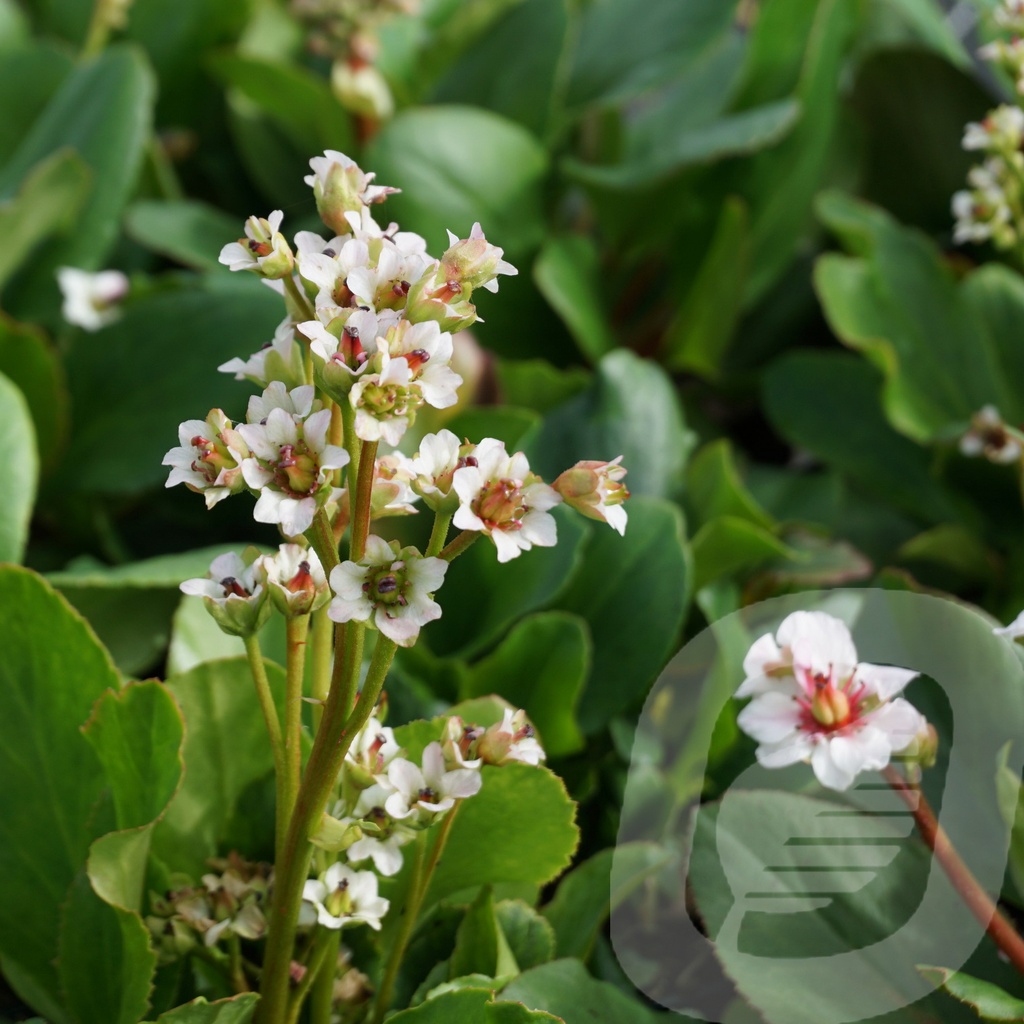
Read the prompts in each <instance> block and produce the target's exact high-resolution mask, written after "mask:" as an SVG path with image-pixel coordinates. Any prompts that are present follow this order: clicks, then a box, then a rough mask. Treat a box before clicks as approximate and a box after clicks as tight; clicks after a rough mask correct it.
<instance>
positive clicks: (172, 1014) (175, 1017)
mask: <svg viewBox="0 0 1024 1024" xmlns="http://www.w3.org/2000/svg"><path fill="white" fill-rule="evenodd" d="M259 1001H260V997H259V996H258V995H256V993H255V992H245V993H243V994H242V995H239V996H232V997H231V998H230V999H218V1000H217V1001H216V1002H213V1003H208V1002H207V1001H206V1000H205V999H203V998H202V997H200V998H199V999H193V1000H192V1002H191V1003H186V1004H185V1005H184V1006H177V1007H175V1008H174V1009H173V1010H168V1011H167V1013H162V1014H160V1016H159V1017H158V1018H157V1021H156V1024H249V1022H250V1021H251V1020H252V1018H253V1014H254V1013H255V1012H256V1006H257V1004H258V1003H259Z"/></svg>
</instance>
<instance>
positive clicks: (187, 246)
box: [125, 199, 243, 273]
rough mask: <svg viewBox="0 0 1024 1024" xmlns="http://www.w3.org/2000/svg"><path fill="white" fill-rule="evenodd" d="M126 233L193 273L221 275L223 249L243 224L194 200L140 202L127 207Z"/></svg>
mask: <svg viewBox="0 0 1024 1024" xmlns="http://www.w3.org/2000/svg"><path fill="white" fill-rule="evenodd" d="M125 230H126V231H127V233H128V234H129V235H130V236H131V237H132V238H133V239H135V241H136V242H138V243H139V244H140V245H144V246H145V247H146V248H147V249H149V250H151V251H152V252H155V253H159V254H160V255H161V256H166V257H167V258H168V259H171V260H174V261H175V262H176V263H181V264H182V265H184V266H186V267H192V268H193V269H194V270H212V271H217V272H218V273H219V272H220V264H219V263H218V261H217V257H218V255H219V254H220V250H221V248H222V247H223V246H224V245H226V244H227V243H228V242H233V241H235V240H236V239H237V238H238V237H239V236H240V235H241V233H242V231H243V225H242V223H241V222H240V221H238V220H237V219H236V218H234V217H229V216H228V215H227V214H225V213H221V211H220V210H218V209H216V208H215V207H213V206H208V205H207V204H206V203H201V202H199V201H198V200H195V199H140V200H138V201H137V202H134V203H132V205H131V206H129V207H128V210H127V213H126V214H125Z"/></svg>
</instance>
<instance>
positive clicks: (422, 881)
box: [373, 804, 459, 1024]
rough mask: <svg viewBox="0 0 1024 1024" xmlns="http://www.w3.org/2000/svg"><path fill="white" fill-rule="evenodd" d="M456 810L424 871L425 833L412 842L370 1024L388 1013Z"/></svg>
mask: <svg viewBox="0 0 1024 1024" xmlns="http://www.w3.org/2000/svg"><path fill="white" fill-rule="evenodd" d="M458 809H459V804H456V805H455V806H454V807H453V808H452V809H451V811H450V812H449V813H448V815H447V816H446V817H445V819H444V821H442V822H441V827H440V829H439V830H438V836H437V841H436V842H435V843H434V848H433V849H432V850H431V852H430V860H428V861H427V863H426V868H425V869H424V865H423V853H424V845H425V844H424V839H425V838H426V836H427V835H428V834H429V833H426V832H424V833H422V834H421V835H420V837H419V838H418V839H417V840H416V859H415V861H414V862H413V867H412V878H411V879H410V880H409V896H408V898H407V899H406V901H405V906H404V907H403V908H402V914H403V917H402V924H401V927H400V928H399V930H398V934H397V935H396V936H395V941H394V944H393V945H392V947H391V951H390V953H389V954H388V964H387V967H386V968H385V970H384V977H383V979H382V980H381V983H380V989H379V990H378V992H377V999H376V1002H375V1003H374V1012H373V1020H374V1024H380V1022H381V1021H383V1020H384V1015H385V1014H386V1013H387V1012H388V1007H389V1006H390V1004H391V991H392V989H393V988H394V986H395V979H396V978H397V977H398V969H399V968H400V967H401V966H402V957H403V956H405V950H406V948H407V947H408V945H409V940H410V939H411V938H412V934H413V932H414V931H415V929H416V921H417V918H418V917H419V915H420V910H421V909H422V908H423V900H424V898H425V897H426V895H427V889H429V888H430V879H431V878H432V877H433V875H434V871H435V870H436V869H437V865H438V864H439V863H440V861H441V854H442V853H444V848H445V845H446V844H447V842H448V836H449V835H450V834H451V830H452V824H453V823H454V821H455V814H456V812H457V811H458Z"/></svg>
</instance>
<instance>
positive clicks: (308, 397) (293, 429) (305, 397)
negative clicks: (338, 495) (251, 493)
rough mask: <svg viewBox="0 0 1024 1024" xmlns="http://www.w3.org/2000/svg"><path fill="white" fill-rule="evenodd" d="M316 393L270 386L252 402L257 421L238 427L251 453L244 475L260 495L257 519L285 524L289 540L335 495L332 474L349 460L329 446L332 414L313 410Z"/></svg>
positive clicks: (307, 526) (256, 513) (250, 414)
mask: <svg viewBox="0 0 1024 1024" xmlns="http://www.w3.org/2000/svg"><path fill="white" fill-rule="evenodd" d="M312 391H313V389H312V387H310V388H308V389H307V388H305V387H302V388H295V389H294V390H293V391H292V392H290V393H286V392H284V389H283V386H282V387H281V388H273V386H271V387H270V388H268V389H267V390H266V391H265V392H264V393H263V395H262V396H258V397H257V396H254V397H253V398H252V399H250V402H249V416H250V419H256V422H250V423H245V424H242V425H241V426H239V428H238V430H239V433H240V434H241V435H242V437H243V438H244V440H245V442H246V443H247V444H248V445H249V448H250V450H251V452H252V457H251V458H248V459H246V460H245V462H243V463H242V473H243V475H244V477H245V482H246V483H247V484H248V485H249V486H250V487H251V488H252V489H253V490H255V491H259V495H260V496H259V499H258V501H257V502H256V508H255V509H254V510H253V517H254V518H255V519H256V521H257V522H258V523H278V524H280V526H281V529H282V530H283V531H284V532H285V534H287V535H288V536H290V537H295V536H298V535H299V534H300V533H304V532H305V531H306V530H308V529H309V527H310V525H311V524H312V522H313V517H314V516H315V515H316V511H317V509H318V508H321V507H322V506H323V505H325V504H326V503H327V502H328V501H329V500H330V499H331V498H332V497H333V496H334V492H335V490H336V489H335V488H334V486H333V471H334V470H336V469H341V468H342V467H343V466H345V465H347V464H348V459H349V456H348V452H346V451H345V449H344V448H341V447H339V446H338V445H332V444H328V443H327V431H328V429H329V428H330V425H331V413H330V410H328V409H320V410H318V411H316V412H311V411H310V410H311V409H312V408H313V401H312ZM257 417H258V419H257Z"/></svg>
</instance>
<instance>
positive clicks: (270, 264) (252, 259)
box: [219, 210, 295, 280]
mask: <svg viewBox="0 0 1024 1024" xmlns="http://www.w3.org/2000/svg"><path fill="white" fill-rule="evenodd" d="M283 219H284V214H283V213H282V212H281V211H280V210H275V211H274V212H273V213H272V214H271V215H270V217H269V218H266V219H265V218H263V217H250V218H249V219H248V220H247V221H246V222H245V237H244V238H240V239H239V240H238V241H237V242H230V243H229V244H228V245H225V246H224V248H223V249H221V251H220V256H219V262H221V263H223V264H224V265H225V266H227V267H228V268H229V269H230V270H251V271H252V272H253V273H255V274H259V276H260V277H265V278H267V279H268V280H278V279H280V278H282V277H288V276H289V275H290V274H291V273H292V271H293V270H294V269H295V255H294V253H293V252H292V249H291V246H290V245H289V244H288V241H287V239H286V238H285V237H284V235H282V234H281V232H280V230H279V229H280V227H281V221H282V220H283Z"/></svg>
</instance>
